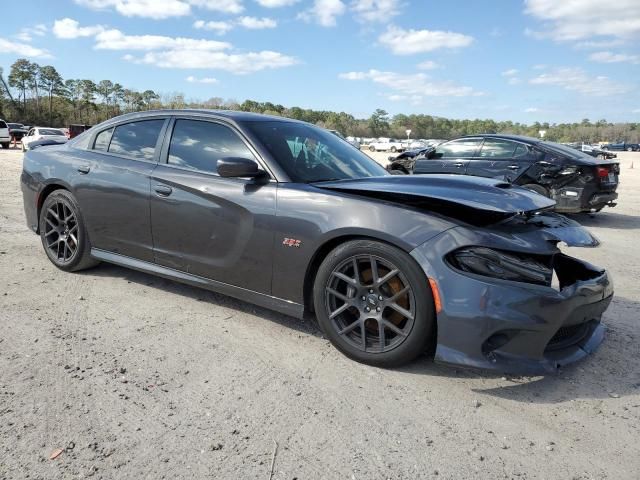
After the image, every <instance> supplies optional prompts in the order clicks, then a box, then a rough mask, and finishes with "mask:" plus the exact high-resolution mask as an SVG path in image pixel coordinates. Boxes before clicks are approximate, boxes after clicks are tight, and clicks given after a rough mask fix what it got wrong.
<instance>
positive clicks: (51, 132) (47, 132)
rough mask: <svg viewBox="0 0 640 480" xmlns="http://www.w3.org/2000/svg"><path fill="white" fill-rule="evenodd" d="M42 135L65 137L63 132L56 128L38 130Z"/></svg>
mask: <svg viewBox="0 0 640 480" xmlns="http://www.w3.org/2000/svg"><path fill="white" fill-rule="evenodd" d="M38 132H39V133H40V135H60V136H63V137H64V136H65V135H64V132H63V131H62V130H56V129H55V128H41V129H40V130H38Z"/></svg>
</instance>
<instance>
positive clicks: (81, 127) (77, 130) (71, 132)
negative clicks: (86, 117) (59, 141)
mask: <svg viewBox="0 0 640 480" xmlns="http://www.w3.org/2000/svg"><path fill="white" fill-rule="evenodd" d="M92 126H93V125H85V124H79V123H73V124H71V125H69V127H67V130H68V133H67V138H69V140H70V139H72V138H75V137H77V136H78V135H80V134H81V133H82V132H85V131H87V130H89V129H90V128H91V127H92Z"/></svg>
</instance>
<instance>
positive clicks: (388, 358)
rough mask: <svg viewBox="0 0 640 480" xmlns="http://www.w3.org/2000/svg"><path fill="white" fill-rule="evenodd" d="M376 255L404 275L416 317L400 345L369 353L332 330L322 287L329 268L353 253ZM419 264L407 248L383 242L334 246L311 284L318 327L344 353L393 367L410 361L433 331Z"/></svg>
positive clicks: (429, 296) (424, 347) (431, 309)
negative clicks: (410, 290)
mask: <svg viewBox="0 0 640 480" xmlns="http://www.w3.org/2000/svg"><path fill="white" fill-rule="evenodd" d="M363 254H364V255H376V256H379V257H382V258H384V259H387V260H389V261H390V262H391V263H393V264H394V265H395V266H396V267H397V268H399V269H400V270H401V271H402V273H403V274H404V275H405V277H406V278H407V280H408V282H409V284H410V286H411V288H412V290H413V293H414V298H415V303H416V308H415V320H414V324H413V327H412V329H411V331H410V333H409V336H408V337H407V338H406V339H405V340H404V342H402V343H401V344H400V345H398V346H397V347H395V348H394V349H392V350H390V351H387V352H384V353H370V352H363V351H360V350H357V349H355V348H354V347H353V346H352V345H350V344H349V343H348V342H346V341H345V340H344V339H343V338H342V336H341V335H339V334H338V332H337V331H336V330H335V328H334V326H333V323H332V321H331V320H330V319H329V315H328V314H327V311H326V306H325V287H326V285H327V282H328V281H329V279H330V276H331V272H332V271H333V269H334V268H335V267H336V266H337V265H339V264H340V263H341V262H343V261H344V260H346V259H347V258H349V257H351V256H353V255H363ZM427 286H428V282H427V278H426V276H425V274H424V272H423V271H422V268H421V267H420V266H419V265H418V264H417V263H416V261H415V260H414V259H413V258H412V257H411V256H410V255H408V254H407V253H406V252H404V251H402V250H400V249H398V248H396V247H393V246H391V245H388V244H386V243H382V242H377V241H369V240H354V241H350V242H347V243H344V244H342V245H339V246H338V247H336V248H335V249H334V250H333V251H331V252H330V253H329V254H328V255H327V257H326V258H325V259H324V261H323V262H322V264H321V265H320V268H319V269H318V272H317V274H316V279H315V282H314V287H313V301H314V307H315V312H316V318H317V320H318V324H319V325H320V328H321V329H322V331H323V332H324V334H325V335H326V336H327V338H328V339H329V340H330V341H331V343H332V344H333V345H334V346H335V347H336V348H337V349H338V350H340V351H341V352H342V353H344V354H345V355H346V356H347V357H349V358H352V359H354V360H356V361H359V362H362V363H366V364H369V365H374V366H379V367H394V366H398V365H402V364H404V363H407V362H410V361H411V360H413V359H415V358H416V357H417V356H418V355H420V354H421V353H424V352H425V351H426V350H427V347H428V345H429V342H430V341H433V340H435V339H434V333H435V307H434V302H433V296H432V294H431V290H430V289H429V288H428V287H427Z"/></svg>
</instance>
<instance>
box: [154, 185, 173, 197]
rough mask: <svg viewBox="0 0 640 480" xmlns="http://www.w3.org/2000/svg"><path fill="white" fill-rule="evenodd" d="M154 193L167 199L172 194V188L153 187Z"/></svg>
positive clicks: (165, 186)
mask: <svg viewBox="0 0 640 480" xmlns="http://www.w3.org/2000/svg"><path fill="white" fill-rule="evenodd" d="M153 189H154V190H155V191H156V194H157V195H158V196H160V197H168V196H169V195H171V192H173V188H171V187H168V186H167V185H156V186H155V187H153Z"/></svg>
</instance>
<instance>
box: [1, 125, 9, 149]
mask: <svg viewBox="0 0 640 480" xmlns="http://www.w3.org/2000/svg"><path fill="white" fill-rule="evenodd" d="M10 144H11V135H10V134H9V126H8V125H7V122H5V121H4V120H2V119H0V145H2V148H5V149H6V148H9V145H10Z"/></svg>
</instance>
